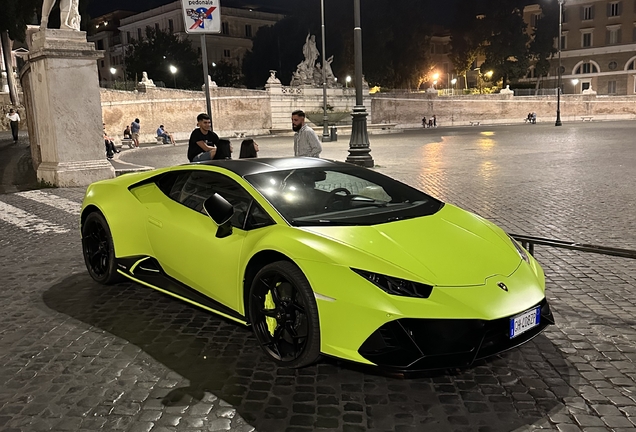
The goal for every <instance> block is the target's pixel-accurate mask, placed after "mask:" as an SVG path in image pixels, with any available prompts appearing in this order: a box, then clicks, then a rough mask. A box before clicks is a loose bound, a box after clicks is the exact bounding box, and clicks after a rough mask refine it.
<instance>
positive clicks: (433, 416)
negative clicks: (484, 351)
mask: <svg viewBox="0 0 636 432" xmlns="http://www.w3.org/2000/svg"><path fill="white" fill-rule="evenodd" d="M43 300H44V302H45V304H46V305H47V306H48V307H50V308H51V309H53V310H55V311H57V312H59V313H61V314H64V315H67V316H70V317H72V318H74V319H76V320H79V321H81V322H83V323H86V324H88V325H90V326H94V327H96V328H99V329H102V330H104V331H106V332H108V333H111V334H113V335H114V336H116V337H118V338H121V339H123V340H126V341H128V342H130V343H131V344H133V345H136V346H137V347H139V348H141V349H142V350H143V351H144V352H145V353H147V354H148V355H150V356H151V357H153V358H154V359H156V360H157V361H158V362H160V363H161V364H163V365H165V367H167V368H169V369H170V370H172V371H174V372H176V373H177V374H179V375H181V376H182V377H184V378H186V379H187V380H189V382H190V386H188V387H182V388H178V389H174V390H172V391H168V390H166V393H165V395H163V397H162V398H161V402H162V403H163V405H164V406H188V405H194V404H196V403H197V402H198V401H199V400H201V399H202V398H203V396H204V394H205V392H211V393H213V394H214V395H216V396H217V397H219V398H221V399H223V400H225V401H226V402H228V403H230V404H232V405H233V406H234V407H236V408H237V410H238V412H239V414H240V415H241V416H242V417H243V418H244V419H245V420H246V421H247V422H249V423H250V424H251V425H253V426H255V427H256V429H257V431H260V432H269V431H276V432H279V431H290V432H291V431H293V430H307V431H311V430H315V429H316V428H326V429H327V430H342V431H364V430H373V431H423V430H426V431H429V430H430V431H452V432H458V431H460V432H461V431H466V432H468V431H471V432H472V431H481V432H487V431H511V430H514V429H516V428H519V427H521V426H524V425H530V424H534V423H537V422H539V421H541V420H542V419H545V418H546V414H547V413H549V412H555V411H558V410H560V409H561V408H562V407H563V405H562V403H561V400H562V399H561V398H562V397H564V396H566V395H568V394H570V395H571V394H572V387H571V383H570V380H571V379H576V376H577V372H576V371H575V369H574V368H572V367H570V366H569V365H568V363H567V361H566V360H565V359H564V357H563V355H562V354H561V352H560V351H559V349H557V347H556V346H555V345H554V344H553V343H552V342H551V341H550V340H548V338H546V337H545V336H539V337H537V338H536V339H535V340H534V341H532V342H530V343H528V344H526V345H524V346H523V347H521V348H519V349H516V350H513V351H511V352H509V353H507V354H505V355H502V356H498V357H494V358H492V359H489V360H488V361H481V362H479V363H478V364H477V365H475V366H474V367H473V368H471V369H468V370H461V371H455V372H454V373H452V374H449V373H433V374H430V375H428V376H420V377H418V378H407V379H400V378H396V377H388V376H383V375H381V374H379V373H368V371H366V370H360V369H358V368H356V367H352V366H351V365H349V364H345V363H341V362H337V361H334V360H325V361H323V362H321V363H319V364H317V365H313V366H311V367H307V368H304V369H301V370H292V369H286V368H281V367H278V366H277V365H276V364H274V363H273V362H271V361H269V360H268V359H267V358H266V357H265V356H264V354H262V352H261V350H260V348H259V347H258V345H257V342H256V339H255V338H254V336H253V335H252V332H251V331H250V330H249V329H248V328H245V327H242V326H240V325H238V324H235V323H232V322H229V321H226V320H224V319H222V318H219V317H217V316H215V315H213V314H211V313H208V312H206V311H203V310H200V309H198V308H195V307H192V306H190V305H188V304H186V303H183V302H180V301H178V300H176V299H172V298H170V297H168V296H166V295H163V294H161V293H158V292H156V291H153V290H151V289H149V288H146V287H142V286H139V285H136V284H132V283H122V284H118V285H114V286H110V287H106V286H101V285H98V284H97V283H95V282H93V280H92V279H91V278H90V277H89V276H88V275H87V274H76V275H72V276H69V277H68V278H66V279H65V280H63V281H61V282H60V283H58V284H56V285H55V286H52V287H51V288H49V289H48V290H47V291H45V293H44V294H43Z"/></svg>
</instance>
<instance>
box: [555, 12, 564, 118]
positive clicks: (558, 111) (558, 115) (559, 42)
mask: <svg viewBox="0 0 636 432" xmlns="http://www.w3.org/2000/svg"><path fill="white" fill-rule="evenodd" d="M558 1H559V36H558V39H557V44H558V47H559V84H558V88H557V112H556V122H554V125H555V126H561V125H562V123H561V35H562V34H563V32H562V27H563V1H564V0H558Z"/></svg>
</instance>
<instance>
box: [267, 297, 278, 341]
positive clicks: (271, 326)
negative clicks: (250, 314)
mask: <svg viewBox="0 0 636 432" xmlns="http://www.w3.org/2000/svg"><path fill="white" fill-rule="evenodd" d="M264 306H265V309H266V310H275V309H276V303H274V298H273V297H272V292H271V291H269V292H268V293H267V295H265V305H264ZM265 322H266V323H267V329H268V330H269V333H270V334H271V335H272V336H274V330H276V327H278V321H276V318H273V317H269V316H268V317H265Z"/></svg>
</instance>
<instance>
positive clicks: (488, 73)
mask: <svg viewBox="0 0 636 432" xmlns="http://www.w3.org/2000/svg"><path fill="white" fill-rule="evenodd" d="M492 74H493V72H492V71H488V72H486V78H488V79H490V78H492Z"/></svg>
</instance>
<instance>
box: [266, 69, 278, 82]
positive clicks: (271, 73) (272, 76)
mask: <svg viewBox="0 0 636 432" xmlns="http://www.w3.org/2000/svg"><path fill="white" fill-rule="evenodd" d="M267 84H280V80H279V79H278V78H276V71H275V70H270V71H269V78H268V79H267Z"/></svg>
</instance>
